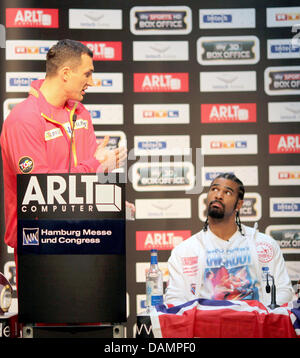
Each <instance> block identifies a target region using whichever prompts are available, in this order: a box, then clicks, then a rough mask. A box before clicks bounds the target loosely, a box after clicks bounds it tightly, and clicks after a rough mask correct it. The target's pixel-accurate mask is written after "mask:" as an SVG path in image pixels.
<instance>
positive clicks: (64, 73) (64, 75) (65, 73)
mask: <svg viewBox="0 0 300 358" xmlns="http://www.w3.org/2000/svg"><path fill="white" fill-rule="evenodd" d="M58 72H59V76H60V78H61V79H62V81H63V82H67V81H68V80H69V79H70V77H71V68H70V67H68V66H64V67H62V68H61V69H60V70H59V71H58Z"/></svg>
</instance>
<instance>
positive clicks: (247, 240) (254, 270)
mask: <svg viewBox="0 0 300 358" xmlns="http://www.w3.org/2000/svg"><path fill="white" fill-rule="evenodd" d="M244 193H245V189H244V186H243V183H242V182H241V181H240V180H239V179H238V178H237V177H236V176H235V175H233V174H229V173H224V174H221V175H219V176H218V177H217V178H215V180H213V182H212V184H211V186H210V188H209V191H208V195H207V206H208V217H207V219H206V222H205V224H204V227H203V229H202V230H201V231H200V232H198V233H197V234H195V235H193V236H192V237H190V238H189V239H187V240H185V241H183V242H182V243H181V244H180V245H178V246H177V247H175V248H174V249H173V250H172V253H171V256H170V258H169V261H168V265H169V274H170V278H169V283H168V287H167V290H166V295H165V303H167V304H173V305H179V304H182V303H184V302H187V301H190V300H193V299H196V298H206V299H212V300H242V299H246V300H258V301H260V302H262V303H263V304H264V305H265V306H268V305H269V304H270V302H271V295H270V293H267V292H266V289H265V288H266V273H269V274H270V275H272V276H273V277H274V280H275V285H276V303H277V304H279V305H282V304H284V303H287V302H289V301H291V300H292V299H293V289H292V286H291V282H290V279H289V276H288V273H287V270H286V267H285V263H284V259H283V256H282V253H281V251H280V247H279V245H278V244H277V243H276V241H275V240H274V239H272V238H271V237H270V236H267V235H265V234H262V233H259V232H258V231H257V230H256V228H255V229H253V228H250V227H247V226H244V225H242V224H241V222H240V218H239V210H240V208H241V207H242V205H243V198H244ZM270 282H271V281H270Z"/></svg>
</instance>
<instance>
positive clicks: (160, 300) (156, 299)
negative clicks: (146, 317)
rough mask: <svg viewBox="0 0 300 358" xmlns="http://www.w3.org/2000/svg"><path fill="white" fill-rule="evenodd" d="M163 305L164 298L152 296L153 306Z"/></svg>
mask: <svg viewBox="0 0 300 358" xmlns="http://www.w3.org/2000/svg"><path fill="white" fill-rule="evenodd" d="M163 303H164V301H163V296H161V295H160V296H151V306H156V305H162V304H163Z"/></svg>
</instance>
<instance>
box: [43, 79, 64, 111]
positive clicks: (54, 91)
mask: <svg viewBox="0 0 300 358" xmlns="http://www.w3.org/2000/svg"><path fill="white" fill-rule="evenodd" d="M40 91H41V92H42V94H43V96H44V97H45V99H46V101H47V102H48V103H50V104H52V106H55V107H58V108H59V107H64V106H65V103H66V101H67V98H66V97H65V96H64V94H63V93H62V91H61V86H60V85H59V83H58V81H56V80H55V79H51V78H47V77H46V79H45V81H44V82H43V84H42V86H41V88H40Z"/></svg>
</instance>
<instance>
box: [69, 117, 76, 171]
mask: <svg viewBox="0 0 300 358" xmlns="http://www.w3.org/2000/svg"><path fill="white" fill-rule="evenodd" d="M76 120H77V114H75V113H74V114H73V116H72V121H73V126H72V132H71V140H70V155H69V171H68V174H70V172H71V161H72V144H73V134H74V128H75V122H76Z"/></svg>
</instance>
